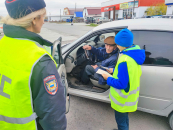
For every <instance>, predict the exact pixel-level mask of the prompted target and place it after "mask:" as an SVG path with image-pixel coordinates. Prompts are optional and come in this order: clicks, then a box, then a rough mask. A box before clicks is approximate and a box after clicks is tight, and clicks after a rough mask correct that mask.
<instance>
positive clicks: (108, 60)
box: [91, 46, 118, 85]
mask: <svg viewBox="0 0 173 130" xmlns="http://www.w3.org/2000/svg"><path fill="white" fill-rule="evenodd" d="M91 53H93V54H95V55H96V56H97V57H102V58H103V59H104V60H103V61H102V62H101V65H102V66H103V67H108V68H115V63H116V61H117V55H118V48H117V49H116V50H114V51H113V52H111V53H109V54H108V53H107V52H106V48H103V49H97V48H95V47H93V46H92V49H91ZM110 55H112V56H111V57H109V56H110ZM98 69H102V68H100V67H97V68H96V69H95V72H96V71H97V70H98ZM102 70H104V69H102ZM99 84H101V85H105V84H106V80H105V79H104V78H103V77H102V76H101V75H100V77H99Z"/></svg>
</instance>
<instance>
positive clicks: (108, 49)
mask: <svg viewBox="0 0 173 130" xmlns="http://www.w3.org/2000/svg"><path fill="white" fill-rule="evenodd" d="M105 48H106V52H107V53H111V52H113V50H115V49H116V48H117V47H116V46H111V45H109V44H105Z"/></svg>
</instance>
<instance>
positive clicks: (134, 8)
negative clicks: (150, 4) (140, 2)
mask: <svg viewBox="0 0 173 130" xmlns="http://www.w3.org/2000/svg"><path fill="white" fill-rule="evenodd" d="M134 11H135V0H134V3H133V12H132V18H134Z"/></svg>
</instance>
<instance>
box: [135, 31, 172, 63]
mask: <svg viewBox="0 0 173 130" xmlns="http://www.w3.org/2000/svg"><path fill="white" fill-rule="evenodd" d="M133 34H134V44H136V45H139V46H140V47H141V49H144V50H145V54H146V60H145V62H144V65H157V66H158V65H159V66H160V65H164V66H165V65H166V66H170V65H171V66H173V57H172V55H173V44H172V41H173V33H172V32H159V31H133Z"/></svg>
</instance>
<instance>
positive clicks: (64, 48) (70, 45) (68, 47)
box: [62, 30, 92, 54]
mask: <svg viewBox="0 0 173 130" xmlns="http://www.w3.org/2000/svg"><path fill="white" fill-rule="evenodd" d="M91 32H92V30H90V31H89V32H87V33H86V34H85V35H83V36H82V37H80V38H78V39H77V40H75V41H74V42H72V43H70V44H69V45H68V46H64V47H63V48H62V54H64V53H65V52H66V51H68V50H69V49H70V48H72V47H73V46H74V45H75V44H76V43H78V42H79V41H80V40H82V39H83V38H84V37H86V36H87V35H89V34H90V33H91Z"/></svg>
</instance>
